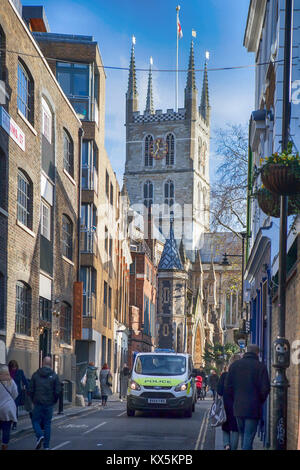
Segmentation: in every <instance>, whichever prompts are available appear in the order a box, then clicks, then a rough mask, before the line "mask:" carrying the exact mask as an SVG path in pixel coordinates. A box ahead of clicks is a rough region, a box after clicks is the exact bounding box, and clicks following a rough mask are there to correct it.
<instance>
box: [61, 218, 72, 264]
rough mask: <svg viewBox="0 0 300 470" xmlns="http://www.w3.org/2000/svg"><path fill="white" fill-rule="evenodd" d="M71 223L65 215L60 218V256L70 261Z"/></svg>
mask: <svg viewBox="0 0 300 470" xmlns="http://www.w3.org/2000/svg"><path fill="white" fill-rule="evenodd" d="M72 252H73V223H72V221H71V220H70V219H69V217H68V216H67V215H63V216H62V254H63V256H65V257H66V258H68V259H70V260H72Z"/></svg>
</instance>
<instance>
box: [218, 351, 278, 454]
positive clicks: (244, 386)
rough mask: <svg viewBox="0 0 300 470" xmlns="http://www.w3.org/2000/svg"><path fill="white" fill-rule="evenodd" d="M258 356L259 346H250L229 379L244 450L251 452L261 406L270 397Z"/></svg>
mask: <svg viewBox="0 0 300 470" xmlns="http://www.w3.org/2000/svg"><path fill="white" fill-rule="evenodd" d="M258 353H259V348H258V346H256V345H254V344H249V346H248V347H247V352H246V353H245V354H244V356H243V358H242V359H240V360H239V361H236V362H234V363H233V364H232V365H231V366H230V368H229V371H228V376H227V378H226V387H227V389H228V393H229V395H230V397H231V398H232V400H233V414H234V416H235V417H236V420H237V424H238V428H239V433H240V435H241V439H242V441H241V442H242V449H243V450H252V446H253V441H254V437H255V434H256V431H257V425H258V422H259V420H260V418H261V415H262V406H263V404H264V402H265V401H266V399H267V397H268V395H269V393H270V379H269V374H268V370H267V368H266V366H265V364H264V363H262V362H260V361H259V358H258Z"/></svg>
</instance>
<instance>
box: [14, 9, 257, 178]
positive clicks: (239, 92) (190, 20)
mask: <svg viewBox="0 0 300 470" xmlns="http://www.w3.org/2000/svg"><path fill="white" fill-rule="evenodd" d="M22 3H23V5H44V6H45V9H46V15H47V18H48V21H49V24H50V29H51V32H54V33H70V34H71V33H72V34H87V35H92V36H94V38H95V40H97V41H98V44H99V49H100V53H101V56H102V59H103V63H104V65H108V66H120V67H128V65H129V57H130V48H131V36H132V35H135V37H136V48H135V51H136V66H137V67H140V68H148V64H149V57H150V56H152V57H153V60H154V65H153V80H154V106H155V109H163V110H166V109H167V108H174V107H175V74H174V73H172V72H167V73H164V72H155V69H174V68H175V65H176V5H177V4H179V5H180V6H181V10H180V22H181V26H182V30H183V38H182V39H181V40H180V41H179V68H183V69H186V68H187V66H188V57H189V48H190V41H191V38H192V36H191V31H192V29H195V30H196V31H197V38H196V40H195V43H194V48H195V62H196V68H202V67H203V63H204V58H205V51H206V50H209V51H210V61H209V67H211V68H215V67H229V66H237V65H252V64H253V63H254V56H253V54H249V53H247V51H246V49H245V48H244V47H243V38H244V32H245V26H246V21H247V13H248V7H249V0H226V1H224V0H205V1H204V0H181V1H180V0H151V1H149V0H126V1H125V0H110V1H107V0H23V1H22ZM106 75H107V80H106V129H105V136H106V137H105V145H106V149H107V152H108V155H109V157H110V160H111V162H112V166H113V168H114V170H115V171H116V173H117V176H118V179H119V182H120V183H121V182H122V175H123V171H124V164H125V127H124V119H125V93H126V89H127V81H128V72H127V71H115V70H106ZM196 79H197V87H198V96H199V99H200V96H201V88H202V73H201V72H198V73H197V74H196ZM137 80H138V92H139V108H140V110H141V111H143V110H144V107H145V101H146V89H147V73H146V72H138V74H137ZM185 83H186V73H185V72H184V73H180V74H179V107H181V106H183V97H184V87H185ZM209 90H210V103H211V107H212V114H211V128H212V130H211V137H212V139H211V159H210V161H211V179H213V178H214V174H215V167H216V162H217V159H216V156H215V153H214V151H215V144H214V135H215V130H216V129H217V128H219V127H225V126H226V124H227V123H237V124H238V123H241V124H246V123H247V122H248V120H249V117H250V113H251V111H252V110H253V106H254V68H247V69H242V70H232V71H211V72H209Z"/></svg>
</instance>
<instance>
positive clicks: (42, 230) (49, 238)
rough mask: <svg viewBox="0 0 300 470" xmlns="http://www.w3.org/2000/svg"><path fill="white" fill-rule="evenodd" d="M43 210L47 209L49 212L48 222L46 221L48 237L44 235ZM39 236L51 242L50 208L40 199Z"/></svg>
mask: <svg viewBox="0 0 300 470" xmlns="http://www.w3.org/2000/svg"><path fill="white" fill-rule="evenodd" d="M44 209H47V210H48V211H49V212H48V214H49V220H47V231H48V234H49V235H48V236H47V235H45V233H44V227H45V224H44ZM41 235H43V237H44V238H46V239H47V240H49V241H51V206H50V204H48V203H47V202H46V201H45V200H44V199H41Z"/></svg>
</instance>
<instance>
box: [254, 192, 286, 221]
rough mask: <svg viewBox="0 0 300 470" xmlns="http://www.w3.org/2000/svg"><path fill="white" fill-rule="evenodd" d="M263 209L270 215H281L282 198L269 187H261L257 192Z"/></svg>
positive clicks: (259, 203) (258, 200)
mask: <svg viewBox="0 0 300 470" xmlns="http://www.w3.org/2000/svg"><path fill="white" fill-rule="evenodd" d="M255 195H256V197H257V202H258V205H259V207H260V208H261V210H262V211H263V212H264V213H265V214H267V215H269V216H270V217H280V198H279V196H278V194H273V193H271V191H269V190H268V189H267V188H261V189H259V190H258V191H257V193H256V194H255Z"/></svg>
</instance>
